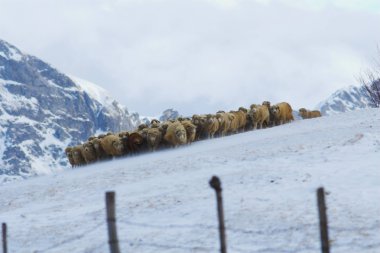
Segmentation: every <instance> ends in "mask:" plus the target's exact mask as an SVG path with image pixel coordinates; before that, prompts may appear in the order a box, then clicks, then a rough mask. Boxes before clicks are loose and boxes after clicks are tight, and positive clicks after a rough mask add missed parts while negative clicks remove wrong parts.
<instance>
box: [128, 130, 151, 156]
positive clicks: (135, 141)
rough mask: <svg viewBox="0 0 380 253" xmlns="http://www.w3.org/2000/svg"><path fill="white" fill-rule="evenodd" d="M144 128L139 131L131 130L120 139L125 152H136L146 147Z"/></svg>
mask: <svg viewBox="0 0 380 253" xmlns="http://www.w3.org/2000/svg"><path fill="white" fill-rule="evenodd" d="M145 129H146V128H145ZM145 129H144V130H143V131H141V132H132V133H130V134H129V136H128V137H127V138H124V139H123V140H122V141H123V146H124V149H125V150H126V151H125V153H127V152H128V153H130V154H136V153H139V152H142V151H145V150H146V149H147V140H146V138H144V136H143V132H144V131H145Z"/></svg>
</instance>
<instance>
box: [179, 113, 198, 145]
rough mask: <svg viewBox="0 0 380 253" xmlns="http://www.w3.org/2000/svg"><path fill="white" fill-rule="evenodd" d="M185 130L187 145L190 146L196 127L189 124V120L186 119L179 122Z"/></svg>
mask: <svg viewBox="0 0 380 253" xmlns="http://www.w3.org/2000/svg"><path fill="white" fill-rule="evenodd" d="M180 122H181V124H182V125H183V127H184V128H185V130H186V138H187V144H191V143H192V142H194V140H195V135H196V133H197V127H196V126H195V125H194V124H193V123H191V120H190V119H188V118H186V119H184V120H182V121H180Z"/></svg>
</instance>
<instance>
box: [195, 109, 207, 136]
mask: <svg viewBox="0 0 380 253" xmlns="http://www.w3.org/2000/svg"><path fill="white" fill-rule="evenodd" d="M191 122H192V123H193V124H194V125H195V126H196V134H195V140H200V139H202V138H203V137H204V136H206V132H205V124H206V115H197V114H194V115H193V117H192V119H191Z"/></svg>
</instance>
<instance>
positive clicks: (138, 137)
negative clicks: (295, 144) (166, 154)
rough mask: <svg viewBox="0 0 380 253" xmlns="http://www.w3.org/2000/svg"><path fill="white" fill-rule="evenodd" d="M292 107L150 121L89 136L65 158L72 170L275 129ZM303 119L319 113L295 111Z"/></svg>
mask: <svg viewBox="0 0 380 253" xmlns="http://www.w3.org/2000/svg"><path fill="white" fill-rule="evenodd" d="M292 111H293V110H292V107H291V106H290V105H289V104H288V103H286V102H282V103H278V104H275V105H272V106H271V104H270V102H268V101H264V102H263V103H262V104H261V105H257V104H252V105H251V106H250V109H249V110H248V109H246V108H243V107H240V108H239V109H238V110H237V111H230V112H224V111H218V112H217V113H216V114H204V115H193V116H192V117H191V118H178V119H176V120H169V121H166V122H160V121H158V120H155V119H154V120H152V121H151V122H150V124H149V126H148V125H146V124H141V125H140V126H139V127H138V129H136V130H134V131H132V132H120V133H108V134H102V135H99V136H97V137H94V136H91V137H90V138H89V139H88V141H87V142H85V143H83V144H80V145H77V146H73V147H67V148H66V149H65V153H66V156H67V158H68V160H69V162H70V164H71V166H72V167H76V166H82V165H86V164H91V163H94V162H97V161H102V160H107V159H112V158H114V157H120V156H125V155H135V154H138V153H143V152H148V151H155V150H157V149H163V148H170V147H177V146H180V145H184V144H190V143H192V142H194V141H199V140H204V139H209V138H214V137H223V136H226V135H230V134H235V133H239V132H244V131H248V130H255V129H261V128H266V127H272V126H278V125H282V124H285V123H288V122H290V121H292V120H294V118H293V114H292ZM299 114H300V116H301V117H302V118H303V119H307V118H314V117H320V116H321V113H320V112H319V111H308V110H306V109H305V108H301V109H300V110H299Z"/></svg>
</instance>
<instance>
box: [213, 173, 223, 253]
mask: <svg viewBox="0 0 380 253" xmlns="http://www.w3.org/2000/svg"><path fill="white" fill-rule="evenodd" d="M209 183H210V186H211V188H213V189H214V190H215V192H216V202H217V210H218V220H219V237H220V252H221V253H226V252H227V246H226V232H225V227H224V213H223V199H222V187H221V182H220V180H219V178H218V177H216V176H213V177H212V178H211V180H210V182H209Z"/></svg>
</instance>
